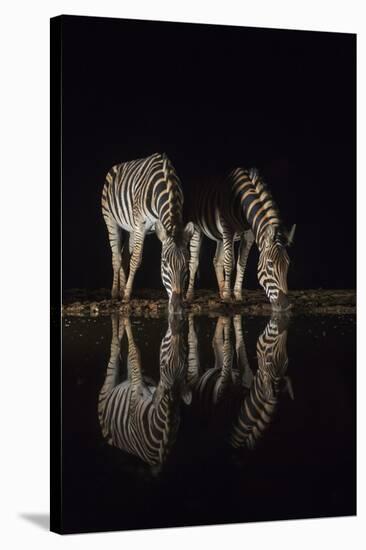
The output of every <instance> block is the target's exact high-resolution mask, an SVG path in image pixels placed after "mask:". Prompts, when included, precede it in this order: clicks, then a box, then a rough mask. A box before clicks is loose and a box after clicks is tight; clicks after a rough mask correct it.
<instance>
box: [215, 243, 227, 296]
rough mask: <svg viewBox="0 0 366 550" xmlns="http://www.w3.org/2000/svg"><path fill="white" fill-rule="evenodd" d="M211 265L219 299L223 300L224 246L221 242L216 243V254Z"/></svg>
mask: <svg viewBox="0 0 366 550" xmlns="http://www.w3.org/2000/svg"><path fill="white" fill-rule="evenodd" d="M213 265H214V268H215V273H216V279H217V284H218V287H219V294H220V298H223V292H224V283H225V276H224V245H223V242H222V241H217V244H216V253H215V256H214V259H213Z"/></svg>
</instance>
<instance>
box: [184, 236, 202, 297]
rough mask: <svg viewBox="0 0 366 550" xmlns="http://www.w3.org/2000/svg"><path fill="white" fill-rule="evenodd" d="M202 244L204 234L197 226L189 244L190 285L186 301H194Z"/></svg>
mask: <svg viewBox="0 0 366 550" xmlns="http://www.w3.org/2000/svg"><path fill="white" fill-rule="evenodd" d="M201 244H202V232H201V230H200V229H198V227H196V226H195V228H194V233H193V235H192V238H191V241H190V243H189V252H190V256H189V283H188V290H187V295H186V299H187V300H193V297H194V280H195V278H196V273H197V269H198V264H199V256H200V249H201Z"/></svg>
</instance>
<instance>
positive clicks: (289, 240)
mask: <svg viewBox="0 0 366 550" xmlns="http://www.w3.org/2000/svg"><path fill="white" fill-rule="evenodd" d="M295 229H296V223H294V225H293V226H292V227H291V229H290V231H289V232H288V233H287V246H291V245H292V244H293V242H294V235H295Z"/></svg>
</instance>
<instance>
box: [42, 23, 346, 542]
mask: <svg viewBox="0 0 366 550" xmlns="http://www.w3.org/2000/svg"><path fill="white" fill-rule="evenodd" d="M355 82H356V36H355V35H352V34H341V33H331V32H330V33H326V32H312V31H311V30H307V31H305V30H304V31H303V30H298V31H297V30H280V29H277V30H274V29H260V28H249V27H235V26H232V27H229V26H220V25H203V24H193V23H192V24H182V23H174V22H171V23H167V22H159V21H135V20H122V19H109V18H96V17H76V16H60V17H56V18H54V19H52V20H51V208H52V211H51V215H52V220H51V223H52V266H51V269H52V274H51V276H52V281H51V291H52V295H51V298H52V299H51V305H52V313H51V347H52V360H51V409H52V411H51V414H52V416H51V428H52V433H51V443H52V448H51V529H52V530H54V531H57V532H59V533H82V532H90V531H107V530H126V529H147V528H158V527H159V528H161V527H177V526H180V527H183V526H192V525H212V524H225V523H245V522H253V521H268V520H290V519H301V518H321V517H329V516H349V515H355V514H356V437H355V426H356V415H355V410H356V406H355V399H356V391H355V390H356V293H355V285H356V281H355V272H356V253H355V249H356V245H355V243H356V231H355V227H356V220H355V216H356V157H355V151H356V132H355V128H356V126H355V125H356V118H355V117H356V111H355Z"/></svg>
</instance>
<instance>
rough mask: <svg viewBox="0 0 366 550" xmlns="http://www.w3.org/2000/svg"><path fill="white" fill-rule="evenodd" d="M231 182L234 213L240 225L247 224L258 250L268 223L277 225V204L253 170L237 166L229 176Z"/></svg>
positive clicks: (278, 221)
mask: <svg viewBox="0 0 366 550" xmlns="http://www.w3.org/2000/svg"><path fill="white" fill-rule="evenodd" d="M229 178H230V180H231V182H232V192H233V195H234V197H233V201H232V203H233V209H234V215H235V216H236V217H237V218H238V219H239V220H240V223H241V225H243V226H245V225H249V227H250V228H251V230H252V232H253V234H254V237H255V241H256V243H257V246H258V248H259V250H260V251H261V250H262V247H263V236H264V233H265V230H266V228H267V227H268V225H270V224H271V225H274V226H279V225H281V220H280V216H279V212H278V209H277V206H276V204H275V202H274V200H273V198H272V195H271V194H270V192H269V191H268V189H267V186H266V185H265V183H264V182H263V180H262V178H261V177H260V176H259V175H258V173H257V172H256V171H255V170H244V169H242V168H238V169H236V170H234V171H233V172H232V173H231V174H230V176H229Z"/></svg>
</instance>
